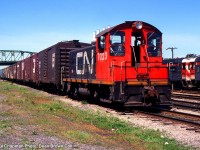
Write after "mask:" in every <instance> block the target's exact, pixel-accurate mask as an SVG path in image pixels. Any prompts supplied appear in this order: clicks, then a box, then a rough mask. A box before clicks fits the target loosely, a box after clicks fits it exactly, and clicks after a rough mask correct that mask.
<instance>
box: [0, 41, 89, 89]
mask: <svg viewBox="0 0 200 150" xmlns="http://www.w3.org/2000/svg"><path fill="white" fill-rule="evenodd" d="M90 45H91V44H88V43H81V42H79V41H78V40H72V41H64V42H59V43H57V44H55V45H53V46H51V47H48V48H46V49H44V50H42V51H40V52H39V53H36V54H33V55H31V56H30V57H28V58H26V59H24V60H22V61H19V62H17V63H16V64H14V65H11V66H9V67H7V68H4V69H3V75H2V76H3V78H5V79H9V80H12V81H15V82H19V83H23V84H27V85H31V86H37V87H42V88H44V89H47V88H48V89H52V90H61V89H62V87H63V85H64V84H63V81H62V78H63V77H66V68H68V67H69V63H68V61H69V51H71V50H74V49H77V48H81V47H86V46H90Z"/></svg>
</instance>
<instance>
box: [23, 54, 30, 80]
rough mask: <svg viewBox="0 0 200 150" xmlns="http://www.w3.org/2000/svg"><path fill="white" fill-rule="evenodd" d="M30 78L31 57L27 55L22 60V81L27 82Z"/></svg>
mask: <svg viewBox="0 0 200 150" xmlns="http://www.w3.org/2000/svg"><path fill="white" fill-rule="evenodd" d="M30 80H31V58H30V57H28V58H26V59H25V60H24V81H25V82H29V81H30Z"/></svg>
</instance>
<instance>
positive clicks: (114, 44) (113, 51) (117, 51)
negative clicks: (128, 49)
mask: <svg viewBox="0 0 200 150" xmlns="http://www.w3.org/2000/svg"><path fill="white" fill-rule="evenodd" d="M124 43H125V33H124V32H123V31H115V32H111V33H110V55H111V56H123V55H125V49H124Z"/></svg>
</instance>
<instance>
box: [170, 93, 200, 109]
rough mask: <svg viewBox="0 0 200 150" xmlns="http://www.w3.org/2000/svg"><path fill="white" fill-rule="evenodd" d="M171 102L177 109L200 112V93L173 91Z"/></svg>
mask: <svg viewBox="0 0 200 150" xmlns="http://www.w3.org/2000/svg"><path fill="white" fill-rule="evenodd" d="M171 101H172V104H173V105H174V106H175V107H183V108H187V109H192V110H200V93H197V92H194V91H181V92H178V91H173V92H172V97H171Z"/></svg>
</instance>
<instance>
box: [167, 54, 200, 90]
mask: <svg viewBox="0 0 200 150" xmlns="http://www.w3.org/2000/svg"><path fill="white" fill-rule="evenodd" d="M163 63H164V64H167V65H168V67H169V79H170V82H171V83H172V84H173V86H174V88H179V89H183V88H185V89H188V88H196V89H197V88H199V87H200V57H199V56H197V55H194V54H188V55H186V57H184V58H175V59H165V60H163Z"/></svg>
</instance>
